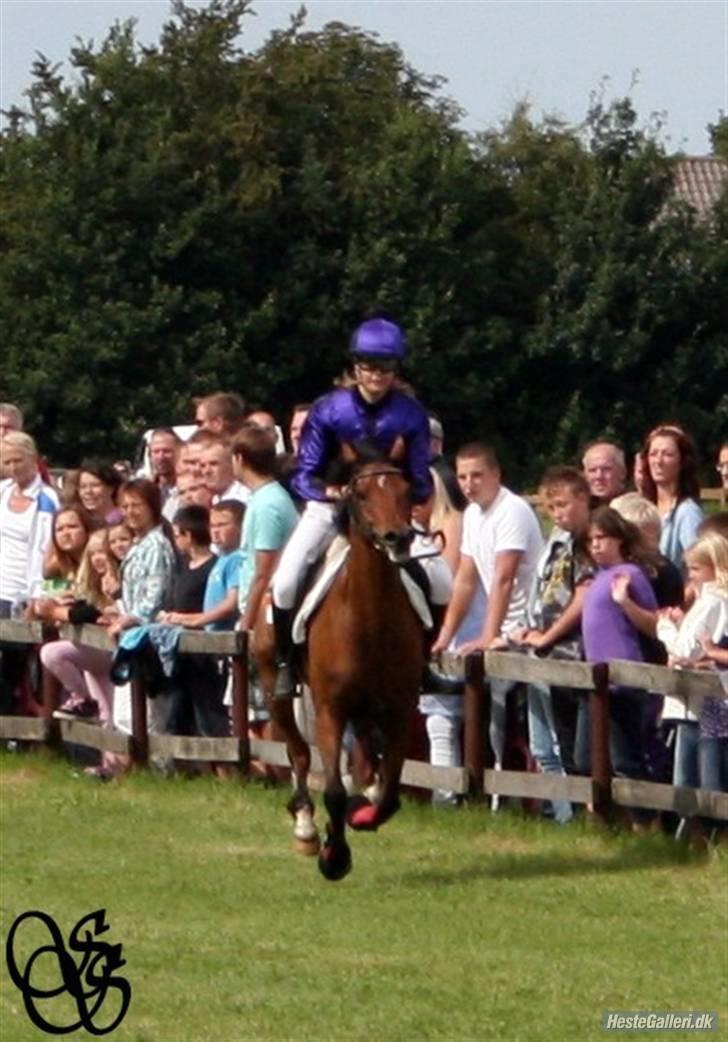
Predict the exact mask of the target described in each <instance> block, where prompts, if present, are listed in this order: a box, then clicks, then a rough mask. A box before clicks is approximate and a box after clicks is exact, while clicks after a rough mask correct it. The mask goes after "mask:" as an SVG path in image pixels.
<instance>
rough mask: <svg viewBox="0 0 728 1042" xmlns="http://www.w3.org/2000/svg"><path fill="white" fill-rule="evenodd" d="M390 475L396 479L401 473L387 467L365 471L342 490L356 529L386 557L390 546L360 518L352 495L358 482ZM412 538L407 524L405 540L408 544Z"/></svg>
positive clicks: (410, 527) (410, 526)
mask: <svg viewBox="0 0 728 1042" xmlns="http://www.w3.org/2000/svg"><path fill="white" fill-rule="evenodd" d="M390 475H396V476H397V477H400V478H401V477H402V471H401V470H400V469H399V468H398V467H387V466H382V467H379V468H378V469H376V470H367V471H364V472H363V473H361V474H355V475H354V477H353V478H352V479H351V480H350V482H349V484H348V485H347V486H346V487H345V488H344V499H345V500H346V502H347V504H348V506H349V513H350V515H351V518H352V520H353V522H354V524H355V525H356V527H357V529H358V530H359V532H360V533H361V535H362V536H363V537H364V538H365V539H366V540H367V541H368V542H369V543H371V545H372V546H373V547H374V548H375V550H379V551H380V552H381V553H383V554H385V555H386V556H387V557H389V556H390V551H391V550H392V546H391V544H390V543H388V542H387V541H386V539H385V538H384V536H382V535H380V534H379V533H378V532H375V530H374V529H373V528H372V526H371V525H370V524H369V522H368V521H365V520H364V518H363V517H362V516H361V511H360V510H359V507H358V503H357V499H356V496H355V494H354V493H355V492H356V487H357V485H358V483H359V482H360V481H364V480H368V479H369V478H379V477H388V476H390ZM414 537H415V531H414V529H413V527H412V525H411V524H408V525H407V538H408V542H409V543H410V544H411V543H412V540H413V539H414Z"/></svg>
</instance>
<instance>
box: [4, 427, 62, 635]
mask: <svg viewBox="0 0 728 1042" xmlns="http://www.w3.org/2000/svg"><path fill="white" fill-rule="evenodd" d="M0 459H2V465H3V469H4V471H5V472H6V473H7V474H8V475H9V476H8V477H7V478H5V479H4V480H3V481H2V482H0V618H2V619H7V618H10V614H11V608H12V605H13V604H17V603H18V602H20V601H24V600H25V601H27V600H29V599H30V598H31V597H32V596H33V595H34V594H36V593H37V592H38V591H39V589H40V586H41V584H42V582H43V560H44V557H45V553H46V550H47V549H48V546H49V544H50V542H51V536H52V530H53V515H54V514H55V512H56V510H58V496H57V495H56V492H55V490H54V489H53V488H51V487H50V485H46V484H45V482H44V481H43V480H42V478H41V476H40V473H39V471H38V450H37V448H36V445H35V442H34V441H33V439H32V438H31V437H30V435H28V434H24V433H23V432H22V431H11V432H10V433H8V434H6V435H4V437H3V438H2V440H0Z"/></svg>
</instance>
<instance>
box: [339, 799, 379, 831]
mask: <svg viewBox="0 0 728 1042" xmlns="http://www.w3.org/2000/svg"><path fill="white" fill-rule="evenodd" d="M346 821H347V824H348V825H349V826H350V827H351V828H353V829H357V830H358V831H359V832H375V831H376V830H377V829H378V828H379V807H378V806H376V805H375V804H374V803H371V802H370V801H369V800H368V799H367V798H366V796H354V797H352V798H351V799H350V800H349V802H348V804H347V808H346Z"/></svg>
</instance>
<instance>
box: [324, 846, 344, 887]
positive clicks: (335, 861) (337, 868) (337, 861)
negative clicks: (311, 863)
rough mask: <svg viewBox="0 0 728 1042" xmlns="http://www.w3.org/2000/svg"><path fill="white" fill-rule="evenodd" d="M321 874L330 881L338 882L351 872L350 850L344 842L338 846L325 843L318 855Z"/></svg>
mask: <svg viewBox="0 0 728 1042" xmlns="http://www.w3.org/2000/svg"><path fill="white" fill-rule="evenodd" d="M318 867H319V872H320V873H321V875H322V876H323V877H324V878H325V879H328V881H329V882H330V883H338V881H339V880H340V879H343V878H344V876H347V875H348V874H349V872H351V850H350V849H349V847H348V845H347V844H346V843H343V844H341V845H339V846H331V845H329V844H325V845H324V846H323V847H322V848H321V852H320V853H319V856H318Z"/></svg>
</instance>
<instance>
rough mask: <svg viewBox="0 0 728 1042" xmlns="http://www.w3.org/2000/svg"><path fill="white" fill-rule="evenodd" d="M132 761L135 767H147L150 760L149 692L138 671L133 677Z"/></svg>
mask: <svg viewBox="0 0 728 1042" xmlns="http://www.w3.org/2000/svg"><path fill="white" fill-rule="evenodd" d="M131 739H132V740H131V762H132V764H133V766H134V767H146V766H147V763H148V762H149V735H148V731H147V693H146V691H145V690H144V684H143V683H142V680H141V677H139V676H137V675H136V671H135V672H134V673H132V677H131Z"/></svg>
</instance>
